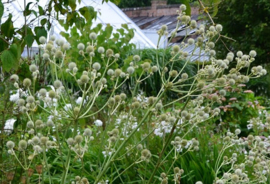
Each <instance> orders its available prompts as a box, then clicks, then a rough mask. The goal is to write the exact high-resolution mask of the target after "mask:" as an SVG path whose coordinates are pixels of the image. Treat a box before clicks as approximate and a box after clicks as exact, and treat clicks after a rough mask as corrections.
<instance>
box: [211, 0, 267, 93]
mask: <svg viewBox="0 0 270 184" xmlns="http://www.w3.org/2000/svg"><path fill="white" fill-rule="evenodd" d="M269 16H270V2H269V1H266V0H260V1H256V0H248V1H244V0H238V1H225V0H223V1H222V2H221V3H220V4H219V11H218V13H217V15H216V20H217V21H218V22H220V23H221V24H222V25H223V29H224V32H226V36H227V37H229V38H232V39H234V40H235V41H232V40H231V39H224V38H220V39H221V40H222V41H223V42H224V44H225V45H227V47H228V49H229V50H231V51H233V52H237V51H239V50H241V51H243V52H247V51H248V50H249V49H254V50H256V51H257V53H258V56H257V59H256V62H254V65H255V64H256V65H258V64H262V65H268V63H269V62H270V60H269V58H270V57H269V49H270V43H269V42H266V41H265V40H269V39H270V35H269V31H270V26H269V25H270V19H269ZM224 44H223V43H222V42H218V44H217V45H218V48H219V50H220V51H219V53H218V54H219V56H221V57H222V56H224V55H225V54H226V50H227V49H226V47H224ZM267 81H269V75H267V77H264V79H263V80H262V79H261V80H256V82H255V81H253V83H250V84H249V86H251V87H252V89H253V90H254V91H256V94H261V95H263V94H266V95H267V96H269V94H270V93H269V91H270V88H269V86H270V85H269V82H267ZM260 86H264V90H258V89H257V88H259V87H260ZM257 91H258V92H257ZM265 91H266V93H265Z"/></svg>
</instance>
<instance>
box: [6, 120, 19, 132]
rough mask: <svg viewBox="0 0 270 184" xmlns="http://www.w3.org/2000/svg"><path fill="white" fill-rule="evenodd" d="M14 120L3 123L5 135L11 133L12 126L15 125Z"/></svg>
mask: <svg viewBox="0 0 270 184" xmlns="http://www.w3.org/2000/svg"><path fill="white" fill-rule="evenodd" d="M15 121H16V119H14V118H12V119H8V120H7V121H6V123H5V127H4V130H5V132H6V133H11V132H12V130H13V126H14V123H15Z"/></svg>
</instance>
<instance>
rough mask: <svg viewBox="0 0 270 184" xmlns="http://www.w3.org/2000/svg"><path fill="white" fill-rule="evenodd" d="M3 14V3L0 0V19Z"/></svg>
mask: <svg viewBox="0 0 270 184" xmlns="http://www.w3.org/2000/svg"><path fill="white" fill-rule="evenodd" d="M3 14H4V5H3V3H2V1H0V19H1V18H2V16H3Z"/></svg>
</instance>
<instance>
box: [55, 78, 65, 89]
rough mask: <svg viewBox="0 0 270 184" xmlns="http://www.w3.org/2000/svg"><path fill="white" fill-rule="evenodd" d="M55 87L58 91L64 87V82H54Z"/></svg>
mask: <svg viewBox="0 0 270 184" xmlns="http://www.w3.org/2000/svg"><path fill="white" fill-rule="evenodd" d="M53 86H54V87H55V88H56V89H58V88H60V87H62V86H63V85H62V82H61V81H60V80H56V81H54V83H53Z"/></svg>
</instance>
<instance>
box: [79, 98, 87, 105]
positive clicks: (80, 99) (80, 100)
mask: <svg viewBox="0 0 270 184" xmlns="http://www.w3.org/2000/svg"><path fill="white" fill-rule="evenodd" d="M82 100H83V98H82V97H79V98H78V99H77V100H76V103H77V104H79V105H80V104H81V103H82ZM87 100H88V96H86V97H85V99H84V102H83V104H84V105H85V104H86V102H87Z"/></svg>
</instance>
